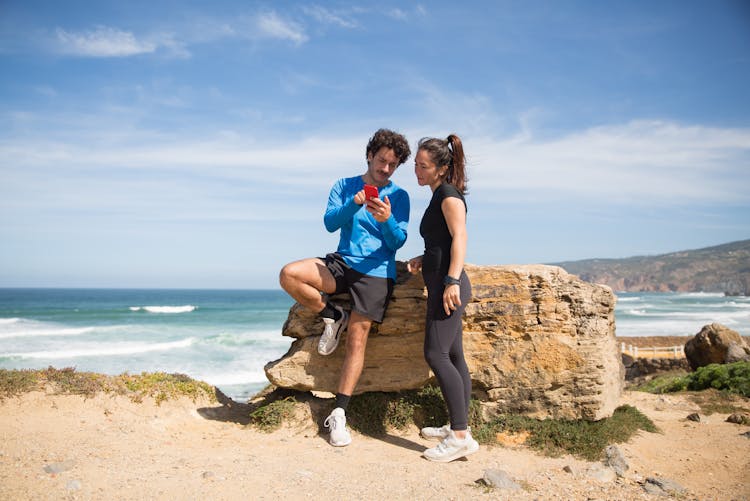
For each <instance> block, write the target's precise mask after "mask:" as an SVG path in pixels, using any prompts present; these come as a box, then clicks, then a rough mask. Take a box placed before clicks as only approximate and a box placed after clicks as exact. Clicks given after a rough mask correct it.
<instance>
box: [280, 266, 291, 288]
mask: <svg viewBox="0 0 750 501" xmlns="http://www.w3.org/2000/svg"><path fill="white" fill-rule="evenodd" d="M293 264H294V263H289V264H286V265H284V267H283V268H281V271H280V272H279V285H281V287H282V288H283V289H284V290H286V289H287V287H289V286H290V285H291V284H292V282H293V281H294V266H293Z"/></svg>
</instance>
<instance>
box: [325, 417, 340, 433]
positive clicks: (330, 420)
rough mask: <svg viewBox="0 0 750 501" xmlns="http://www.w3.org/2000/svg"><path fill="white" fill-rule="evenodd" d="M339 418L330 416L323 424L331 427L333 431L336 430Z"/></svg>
mask: <svg viewBox="0 0 750 501" xmlns="http://www.w3.org/2000/svg"><path fill="white" fill-rule="evenodd" d="M337 425H338V419H336V416H328V417H327V418H326V420H325V421H323V426H325V427H326V428H330V429H331V431H333V430H335V429H336V428H337V427H338V426H337Z"/></svg>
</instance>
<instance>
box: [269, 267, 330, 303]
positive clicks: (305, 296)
mask: <svg viewBox="0 0 750 501" xmlns="http://www.w3.org/2000/svg"><path fill="white" fill-rule="evenodd" d="M279 284H280V285H281V287H282V289H284V290H285V291H286V292H287V294H289V295H290V296H292V298H294V300H295V301H297V302H298V303H299V304H301V305H302V306H304V307H305V308H308V309H310V310H312V311H314V312H319V311H321V310H322V309H323V308H324V307H325V305H326V303H325V301H324V300H323V297H322V296H321V294H320V293H321V292H325V293H326V294H331V293H333V292H334V291H335V290H336V280H335V279H334V278H333V275H332V274H331V272H330V270H329V269H328V268H326V265H325V263H324V262H323V260H321V259H318V258H309V259H302V260H300V261H294V262H293V263H289V264H287V265H286V266H284V267H283V268H282V269H281V272H280V273H279Z"/></svg>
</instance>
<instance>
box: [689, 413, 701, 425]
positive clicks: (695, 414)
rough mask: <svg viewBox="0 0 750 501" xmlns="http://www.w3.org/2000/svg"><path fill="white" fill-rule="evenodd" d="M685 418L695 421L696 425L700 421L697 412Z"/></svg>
mask: <svg viewBox="0 0 750 501" xmlns="http://www.w3.org/2000/svg"><path fill="white" fill-rule="evenodd" d="M687 418H688V420H689V421H695V422H696V423H700V422H701V421H702V420H701V415H700V414H698V413H697V412H693V413H692V414H690V415H688V417H687Z"/></svg>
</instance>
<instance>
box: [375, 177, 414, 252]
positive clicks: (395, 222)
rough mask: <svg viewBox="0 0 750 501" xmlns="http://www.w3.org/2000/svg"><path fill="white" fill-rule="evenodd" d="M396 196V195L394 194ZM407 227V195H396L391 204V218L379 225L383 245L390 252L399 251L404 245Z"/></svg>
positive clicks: (404, 193)
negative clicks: (390, 250)
mask: <svg viewBox="0 0 750 501" xmlns="http://www.w3.org/2000/svg"><path fill="white" fill-rule="evenodd" d="M394 195H396V193H394ZM408 227H409V195H407V194H406V192H405V191H404V192H403V196H399V195H396V196H395V197H394V200H393V204H391V217H389V218H388V219H386V220H385V222H383V223H380V230H381V231H382V232H383V240H384V241H385V245H387V246H388V248H390V249H392V250H394V251H395V250H398V249H400V248H401V247H402V246H403V245H404V244H405V243H406V236H407V233H406V230H407V228H408Z"/></svg>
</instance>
